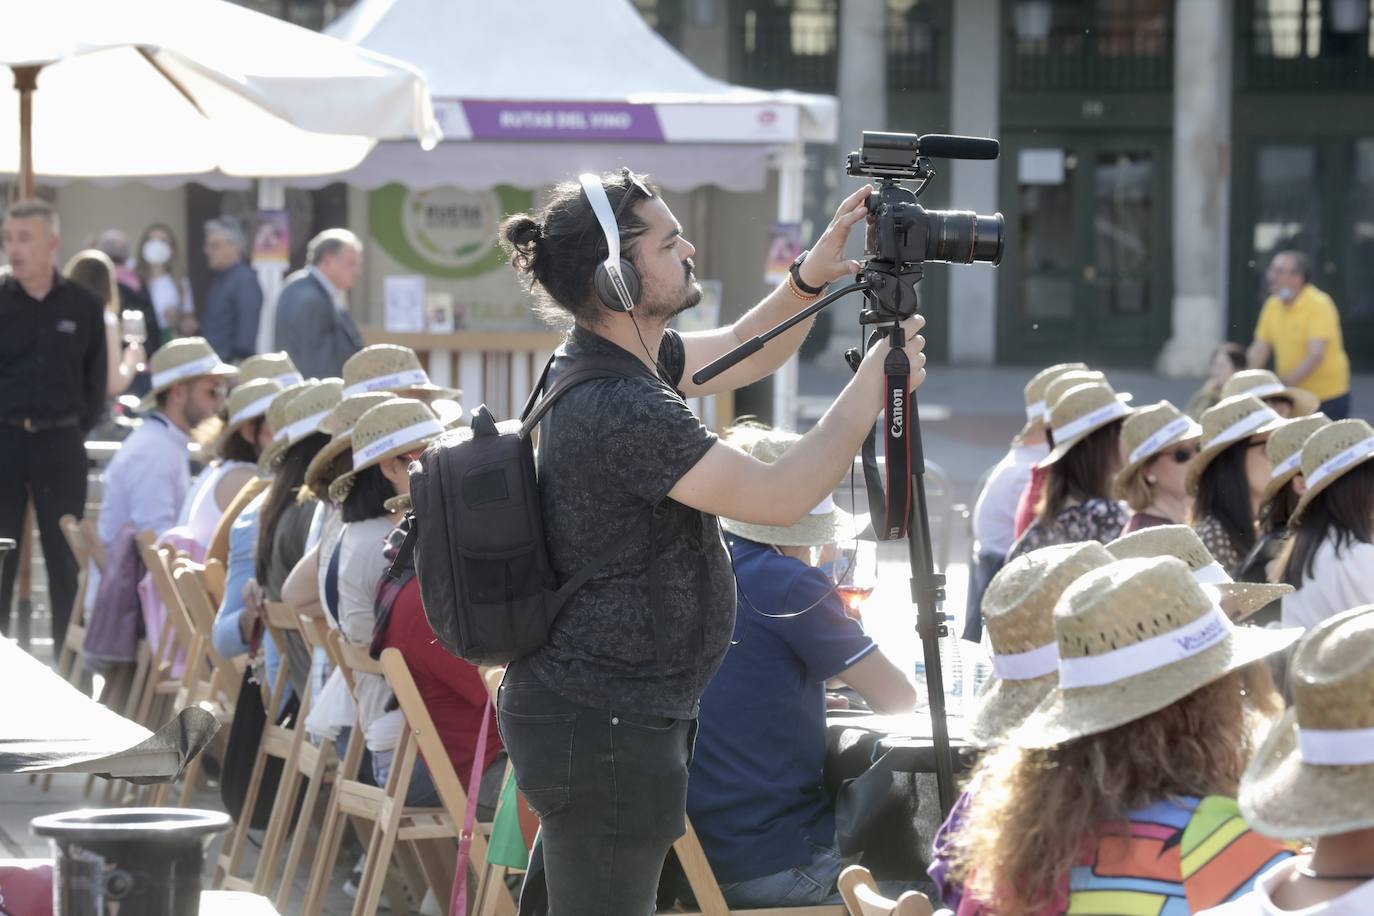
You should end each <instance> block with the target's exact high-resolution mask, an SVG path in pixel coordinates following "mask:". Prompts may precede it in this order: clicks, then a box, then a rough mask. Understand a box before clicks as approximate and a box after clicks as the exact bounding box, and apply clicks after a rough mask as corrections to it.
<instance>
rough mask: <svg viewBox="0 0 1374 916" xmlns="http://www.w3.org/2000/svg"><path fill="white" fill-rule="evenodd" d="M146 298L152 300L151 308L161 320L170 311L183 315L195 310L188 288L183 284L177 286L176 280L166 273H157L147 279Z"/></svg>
mask: <svg viewBox="0 0 1374 916" xmlns="http://www.w3.org/2000/svg"><path fill="white" fill-rule="evenodd" d="M148 298H149V299H152V300H153V308H154V309H156V310H157V318H158V320H159V321H162V320H163V319H164V318H165V317H166V315H167V313H168V312H170V311H176V312H180V313H181V314H183V315H189V314H190V313H191V312H193V311H195V306H194V304H193V303H192V302H191V290H190V288H189V287H187V286H185V285H184V284H183V286H181V287H178V286H177V281H175V280H173V279H172V278H171V276H169V275H168V274H158V275H157V276H156V277H153V279H151V280H149V281H148Z"/></svg>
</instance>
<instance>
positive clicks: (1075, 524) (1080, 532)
mask: <svg viewBox="0 0 1374 916" xmlns="http://www.w3.org/2000/svg"><path fill="white" fill-rule="evenodd" d="M1130 412H1131V410H1130V408H1129V407H1127V406H1126V404H1125V403H1123V402H1122V400H1121V399H1120V398H1119V397H1118V396H1117V394H1116V392H1115V391H1113V390H1112V386H1111V385H1108V384H1107V383H1106V382H1105V381H1096V382H1088V383H1086V384H1083V385H1079V386H1077V387H1075V388H1070V389H1069V390H1068V391H1067V392H1066V393H1065V394H1064V395H1063V396H1062V397H1060V398H1059V401H1058V403H1056V404H1055V405H1054V408H1053V409H1052V410H1051V412H1050V431H1051V434H1052V435H1053V436H1054V443H1055V445H1054V450H1053V451H1051V452H1050V454H1049V456H1048V457H1046V458H1045V460H1043V461H1041V462H1040V465H1039V466H1040V467H1046V468H1049V477H1048V478H1047V479H1046V481H1045V491H1044V493H1042V494H1041V496H1040V504H1039V506H1038V507H1037V511H1036V517H1035V521H1033V522H1031V526H1030V527H1029V528H1027V529H1026V532H1025V534H1023V535H1021V537H1020V538H1018V539H1017V541H1016V543H1015V544H1013V545H1012V547H1011V551H1010V552H1009V553H1008V554H1007V559H1008V560H1011V559H1012V558H1014V557H1018V556H1020V555H1021V554H1023V553H1027V552H1029V551H1032V550H1039V549H1040V548H1041V547H1052V546H1054V545H1055V544H1071V543H1073V542H1075V541H1100V542H1101V543H1104V544H1105V543H1107V542H1108V541H1112V540H1115V539H1116V538H1117V537H1118V536H1119V535H1120V534H1121V529H1122V528H1123V527H1125V525H1126V511H1125V509H1124V508H1123V507H1122V505H1121V504H1120V503H1119V502H1117V501H1116V500H1115V499H1113V498H1112V495H1111V487H1112V479H1113V478H1114V477H1115V476H1116V472H1117V470H1118V469H1119V468H1120V467H1121V451H1120V439H1121V422H1122V420H1123V419H1124V418H1125V417H1126V416H1127V415H1128V414H1130Z"/></svg>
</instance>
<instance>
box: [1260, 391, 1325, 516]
mask: <svg viewBox="0 0 1374 916" xmlns="http://www.w3.org/2000/svg"><path fill="white" fill-rule="evenodd" d="M1330 425H1331V418H1330V417H1328V416H1327V415H1326V414H1324V413H1314V414H1312V415H1311V416H1306V417H1294V418H1293V419H1291V420H1286V421H1284V424H1283V425H1282V426H1280V427H1279V428H1278V429H1276V430H1274V431H1273V432H1272V433H1270V435H1269V441H1268V442H1267V443H1265V446H1264V453H1265V454H1266V455H1268V456H1269V464H1270V465H1271V466H1272V467H1273V470H1272V471H1271V472H1270V474H1269V482H1268V483H1266V484H1265V485H1264V492H1263V493H1261V494H1260V501H1259V504H1260V508H1261V509H1262V508H1264V507H1265V506H1267V505H1269V504H1270V503H1271V502H1273V501H1274V497H1276V496H1278V495H1279V491H1280V490H1282V489H1283V487H1284V485H1285V484H1287V483H1288V481H1290V480H1292V479H1293V478H1294V477H1296V476H1298V474H1299V473H1300V472H1301V471H1302V447H1303V445H1305V444H1306V443H1307V440H1308V439H1309V438H1311V436H1312V434H1313V433H1315V432H1316V431H1317V430H1319V429H1321V428H1322V427H1323V426H1330Z"/></svg>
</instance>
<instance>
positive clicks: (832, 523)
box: [720, 426, 868, 547]
mask: <svg viewBox="0 0 1374 916" xmlns="http://www.w3.org/2000/svg"><path fill="white" fill-rule="evenodd" d="M800 439H801V437H800V436H798V435H796V434H795V433H787V432H782V431H780V430H775V429H768V428H767V427H748V426H746V427H736V428H735V429H733V430H731V432H730V435H729V437H728V438H727V441H728V442H729V443H730V444H731V445H734V446H736V447H737V448H739V449H741V450H743V451H745V452H747V453H748V454H750V455H752V456H753V457H755V458H757V459H758V460H759V461H762V462H764V463H765V464H772V463H773V462H775V461H777V460H778V459H779V458H781V457H782V456H783V454H785V453H786V452H787V450H788V449H789V448H791V447H792V446H793V445H795V444H796V443H797V442H798V441H799V440H800ZM720 524H721V527H722V528H724V529H725V530H726V531H728V532H729V533H730V534H733V535H735V536H736V537H742V538H746V539H748V540H750V541H754V542H755V543H759V544H776V545H777V546H779V547H818V546H823V545H825V544H838V543H840V542H842V541H852V540H854V539H855V538H857V537H859V536H860V535H861V534H863V533H865V529H866V528H867V527H868V516H867V515H854V514H852V513H849V512H846V511H845V510H843V509H841V508H840V507H839V506H837V505H835V501H834V499H832V498H831V497H829V496H827V497H826V498H825V499H823V500H821V502H820V504H819V505H817V506H816V507H815V508H813V509H812V510H811V511H810V512H809V513H807V514H806V515H804V516H802V517H801V519H800V520H799V521H798V522H797V523H796V524H795V525H788V526H786V527H781V526H776V525H755V524H752V523H750V522H742V521H739V520H737V519H732V518H726V517H725V516H721V518H720Z"/></svg>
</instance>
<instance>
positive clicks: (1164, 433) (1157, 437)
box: [1113, 401, 1202, 499]
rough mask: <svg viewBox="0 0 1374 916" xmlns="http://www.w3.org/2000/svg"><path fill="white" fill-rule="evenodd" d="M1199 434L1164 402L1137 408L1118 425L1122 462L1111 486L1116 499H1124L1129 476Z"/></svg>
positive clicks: (1198, 429) (1199, 429) (1189, 420)
mask: <svg viewBox="0 0 1374 916" xmlns="http://www.w3.org/2000/svg"><path fill="white" fill-rule="evenodd" d="M1201 435H1202V427H1201V426H1199V425H1198V424H1197V423H1196V422H1195V421H1194V420H1193V419H1192V418H1191V417H1186V416H1184V415H1183V414H1182V413H1180V412H1179V409H1178V408H1177V407H1175V406H1174V405H1172V404H1170V403H1169V402H1168V401H1160V402H1159V403H1158V404H1151V405H1150V406H1149V407H1139V408H1137V409H1136V410H1135V412H1134V413H1132V414H1131V415H1130V416H1129V417H1127V418H1126V422H1125V423H1123V424H1121V453H1122V454H1123V455H1125V456H1126V463H1125V464H1124V465H1123V466H1122V468H1121V470H1120V471H1118V472H1117V474H1116V480H1115V482H1114V484H1113V487H1114V491H1115V495H1116V498H1117V499H1124V498H1125V496H1124V495H1123V494H1124V493H1125V488H1126V485H1127V484H1128V483H1129V482H1130V480H1131V476H1132V475H1134V474H1135V473H1136V472H1137V471H1139V470H1140V469H1141V468H1143V467H1144V466H1145V464H1146V462H1148V461H1149V460H1150V459H1151V458H1153V457H1154V456H1155V455H1158V454H1160V453H1161V452H1163V451H1165V450H1167V449H1169V448H1172V447H1173V446H1176V445H1180V444H1182V443H1184V442H1187V441H1188V440H1190V439H1196V438H1198V437H1199V436H1201Z"/></svg>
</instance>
